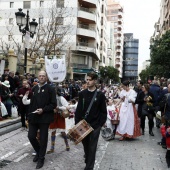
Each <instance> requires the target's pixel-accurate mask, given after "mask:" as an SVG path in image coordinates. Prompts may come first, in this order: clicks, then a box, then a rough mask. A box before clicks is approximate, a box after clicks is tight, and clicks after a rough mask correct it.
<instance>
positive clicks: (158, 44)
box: [139, 31, 170, 81]
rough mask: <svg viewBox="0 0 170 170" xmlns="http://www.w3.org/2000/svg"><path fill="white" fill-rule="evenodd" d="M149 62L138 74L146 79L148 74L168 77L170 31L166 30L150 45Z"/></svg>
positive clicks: (169, 69) (169, 66) (169, 67)
mask: <svg viewBox="0 0 170 170" xmlns="http://www.w3.org/2000/svg"><path fill="white" fill-rule="evenodd" d="M150 50H151V51H150V52H151V53H150V58H151V64H150V66H149V67H148V68H146V69H145V70H142V72H141V73H140V74H139V75H140V77H141V79H142V80H145V81H146V77H148V76H149V75H157V76H159V77H162V76H164V77H167V78H169V71H170V64H169V63H170V31H167V32H166V33H165V34H164V35H163V36H162V37H161V38H160V39H156V40H154V42H153V45H151V46H150Z"/></svg>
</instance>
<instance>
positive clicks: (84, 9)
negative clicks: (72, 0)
mask: <svg viewBox="0 0 170 170" xmlns="http://www.w3.org/2000/svg"><path fill="white" fill-rule="evenodd" d="M79 10H80V11H85V12H89V13H92V14H95V13H96V12H95V11H93V10H91V9H89V8H84V7H80V8H79Z"/></svg>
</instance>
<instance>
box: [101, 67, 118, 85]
mask: <svg viewBox="0 0 170 170" xmlns="http://www.w3.org/2000/svg"><path fill="white" fill-rule="evenodd" d="M99 71H100V76H101V78H102V79H103V80H105V82H108V80H109V79H110V80H112V81H114V82H115V83H117V82H119V81H120V79H119V71H118V70H117V69H116V68H114V67H112V66H106V67H100V69H99Z"/></svg>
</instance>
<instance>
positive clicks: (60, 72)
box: [45, 55, 66, 83]
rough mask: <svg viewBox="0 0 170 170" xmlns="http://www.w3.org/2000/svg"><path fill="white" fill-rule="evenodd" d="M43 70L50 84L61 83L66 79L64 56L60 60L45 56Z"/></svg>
mask: <svg viewBox="0 0 170 170" xmlns="http://www.w3.org/2000/svg"><path fill="white" fill-rule="evenodd" d="M45 69H46V72H47V75H48V78H49V80H50V81H51V82H56V83H57V82H62V81H63V80H64V79H65V77H66V62H65V55H62V58H56V56H54V57H53V59H48V58H47V56H45Z"/></svg>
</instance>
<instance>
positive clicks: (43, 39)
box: [0, 0, 74, 57]
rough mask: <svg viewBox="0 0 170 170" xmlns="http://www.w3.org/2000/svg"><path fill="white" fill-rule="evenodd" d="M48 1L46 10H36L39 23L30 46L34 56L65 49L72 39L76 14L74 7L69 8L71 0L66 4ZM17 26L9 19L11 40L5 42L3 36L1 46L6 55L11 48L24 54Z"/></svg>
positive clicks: (54, 0)
mask: <svg viewBox="0 0 170 170" xmlns="http://www.w3.org/2000/svg"><path fill="white" fill-rule="evenodd" d="M46 3H48V5H47V6H46V9H47V10H46V11H44V8H39V9H37V10H36V11H35V12H36V15H37V14H38V16H39V25H38V28H37V32H36V34H35V36H34V38H33V39H30V45H29V47H28V53H29V54H30V57H33V55H34V54H35V55H36V56H38V57H40V56H44V55H52V54H56V53H57V52H59V51H61V50H62V49H64V48H65V47H66V46H67V45H68V42H69V40H70V36H71V34H70V32H71V31H72V30H71V28H72V18H73V17H74V16H73V15H72V12H73V8H71V7H70V8H69V9H68V8H67V6H68V4H67V3H69V1H67V2H65V6H64V1H62V0H61V1H56V0H53V1H49V2H48V1H47V2H46ZM30 17H32V16H30ZM8 18H10V16H8ZM68 18H69V19H68ZM65 23H66V24H65ZM15 28H16V27H14V24H10V25H9V21H8V20H7V22H6V30H7V35H8V36H10V38H11V41H10V42H5V41H4V39H3V37H0V39H1V41H0V48H1V49H2V50H3V53H4V54H5V55H7V52H8V49H9V48H13V49H15V53H16V55H17V56H21V54H23V51H24V44H23V43H22V42H21V39H20V40H19V39H17V38H16V36H15V33H16V30H15ZM17 29H18V28H17ZM17 31H18V30H17ZM69 35H70V36H69ZM21 37H22V35H21ZM23 38H24V37H23ZM18 54H19V55H18Z"/></svg>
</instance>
